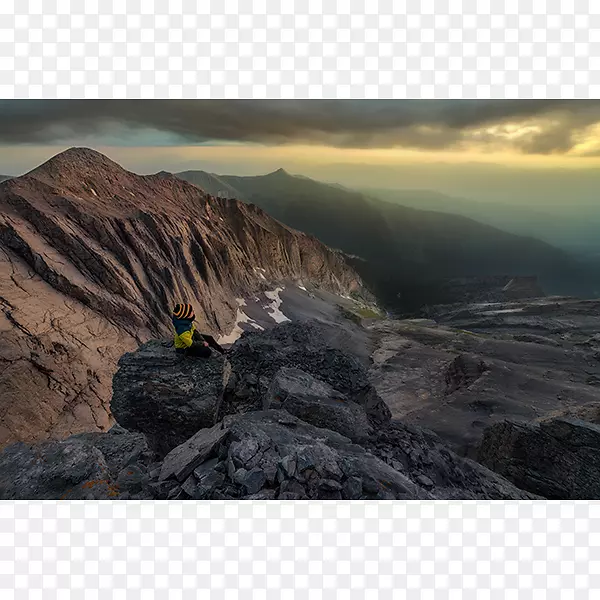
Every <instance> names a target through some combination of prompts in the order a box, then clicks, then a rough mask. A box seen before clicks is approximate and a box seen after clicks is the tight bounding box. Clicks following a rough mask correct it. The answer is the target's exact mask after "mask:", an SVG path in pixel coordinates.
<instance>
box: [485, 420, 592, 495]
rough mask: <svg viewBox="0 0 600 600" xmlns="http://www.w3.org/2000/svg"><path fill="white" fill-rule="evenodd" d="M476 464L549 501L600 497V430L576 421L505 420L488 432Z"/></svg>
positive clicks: (584, 422) (586, 423)
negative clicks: (520, 421)
mask: <svg viewBox="0 0 600 600" xmlns="http://www.w3.org/2000/svg"><path fill="white" fill-rule="evenodd" d="M478 460H479V461H480V462H481V463H482V464H484V465H486V466H487V467H489V468H490V469H493V470H494V471H496V472H498V473H500V474H501V475H503V476H504V477H506V478H507V479H509V480H510V481H512V482H513V483H514V484H515V485H517V486H519V487H520V488H522V489H526V490H530V491H531V492H533V493H535V494H539V495H541V496H545V497H546V498H551V499H572V500H591V499H599V498H600V426H598V425H595V424H593V423H588V422H586V421H580V420H578V419H572V418H556V419H549V420H547V421H542V422H540V423H518V422H513V421H504V422H501V423H497V424H495V425H493V426H492V427H490V428H488V429H487V430H486V431H485V434H484V437H483V440H482V441H481V446H480V448H479V456H478Z"/></svg>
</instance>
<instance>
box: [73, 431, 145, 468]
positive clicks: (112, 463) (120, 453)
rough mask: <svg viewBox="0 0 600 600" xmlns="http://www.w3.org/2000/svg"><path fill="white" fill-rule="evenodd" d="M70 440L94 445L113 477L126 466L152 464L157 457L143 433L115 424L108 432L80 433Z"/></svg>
mask: <svg viewBox="0 0 600 600" xmlns="http://www.w3.org/2000/svg"><path fill="white" fill-rule="evenodd" d="M69 439H70V440H74V441H75V440H78V441H81V442H83V443H85V444H89V445H91V446H94V447H95V448H97V449H98V450H100V452H102V455H103V457H104V460H105V461H106V464H107V466H108V470H109V473H110V475H111V477H113V478H116V477H118V475H119V473H120V472H121V471H122V470H123V469H125V468H126V467H128V466H130V465H134V464H141V465H150V464H151V463H152V461H153V460H154V458H155V454H154V452H153V451H152V450H151V449H150V447H149V446H148V441H147V440H146V437H145V436H144V435H143V434H142V433H138V432H135V431H127V430H126V429H123V428H122V427H120V426H119V425H114V426H113V427H112V428H111V429H109V431H108V432H107V433H99V432H93V433H80V434H77V435H72V436H71V437H70V438H69Z"/></svg>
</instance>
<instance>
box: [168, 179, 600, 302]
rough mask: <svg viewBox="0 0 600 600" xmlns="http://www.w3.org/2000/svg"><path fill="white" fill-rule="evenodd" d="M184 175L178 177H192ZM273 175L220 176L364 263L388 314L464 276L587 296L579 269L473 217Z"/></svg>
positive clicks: (434, 297) (436, 296)
mask: <svg viewBox="0 0 600 600" xmlns="http://www.w3.org/2000/svg"><path fill="white" fill-rule="evenodd" d="M190 173H191V172H189V171H188V172H185V173H179V174H177V175H178V176H180V177H184V178H187V179H188V180H193V179H194V178H195V176H194V175H193V174H190ZM277 173H279V171H275V172H274V173H270V174H267V175H259V176H253V177H243V176H227V175H221V176H219V178H220V180H222V181H225V182H226V183H228V184H229V185H231V186H232V187H233V188H234V190H237V191H238V195H239V196H240V197H241V198H242V199H243V200H244V201H245V202H248V203H253V204H256V205H258V206H260V207H261V208H263V209H264V210H266V211H267V212H268V213H269V214H271V215H272V216H273V217H274V218H276V219H278V220H280V221H282V222H284V223H286V224H288V225H289V226H291V227H294V228H297V229H300V230H302V231H306V232H307V233H311V234H313V235H315V236H316V237H317V238H318V239H320V240H321V241H322V242H324V243H326V244H327V245H329V246H330V247H334V248H339V249H340V250H342V251H343V252H345V253H347V254H348V255H355V256H360V257H361V258H362V259H364V260H363V261H362V262H358V263H354V266H355V268H357V270H359V272H360V273H361V275H362V277H363V278H364V280H365V281H366V282H367V283H368V284H369V285H370V287H371V289H372V290H373V291H374V292H375V293H376V294H377V295H378V296H379V297H380V298H382V299H384V301H385V302H386V305H387V306H388V307H389V308H390V309H391V310H399V311H401V312H402V311H408V312H411V311H413V312H414V311H415V310H420V308H421V307H422V306H423V305H424V304H431V303H442V302H448V301H454V300H455V299H454V298H452V297H448V296H447V293H446V291H445V290H446V289H447V287H445V286H444V282H445V280H447V279H452V278H456V277H467V276H468V277H481V276H484V275H485V276H488V275H493V276H515V275H518V276H529V275H537V276H538V277H539V278H540V280H541V283H542V285H543V286H544V287H545V288H546V287H547V288H548V289H549V290H550V291H551V292H554V293H560V294H564V293H577V294H581V293H590V289H591V286H588V281H587V278H586V274H585V273H584V272H583V271H582V269H583V267H582V265H580V264H579V263H578V262H577V261H576V260H575V259H574V258H572V257H571V256H570V255H568V254H567V253H565V252H564V251H562V250H560V249H557V248H555V247H553V246H551V245H550V244H548V243H547V242H542V241H540V240H537V239H534V238H531V237H528V236H523V235H517V234H514V233H508V232H506V231H504V230H502V229H499V228H497V227H494V226H493V225H490V224H487V223H482V222H480V221H477V220H476V219H474V218H472V217H467V216H462V215H455V214H451V213H448V212H445V213H444V212H439V211H433V210H432V211H424V210H420V209H417V208H412V207H403V206H400V205H398V204H394V203H391V202H386V201H384V200H378V199H375V198H372V197H369V196H366V195H365V194H363V193H361V192H358V191H354V190H349V189H346V188H344V186H341V185H330V184H326V183H322V182H319V181H316V180H312V179H310V178H305V177H296V176H292V175H289V174H286V176H284V177H282V176H280V175H275V174H277ZM390 262H391V263H392V264H394V272H391V270H390V268H389V266H390ZM398 294H400V297H399V296H398Z"/></svg>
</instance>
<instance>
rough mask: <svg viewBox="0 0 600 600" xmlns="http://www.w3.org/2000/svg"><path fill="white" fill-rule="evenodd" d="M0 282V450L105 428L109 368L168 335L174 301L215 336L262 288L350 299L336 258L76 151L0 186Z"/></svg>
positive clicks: (174, 185) (186, 187)
mask: <svg viewBox="0 0 600 600" xmlns="http://www.w3.org/2000/svg"><path fill="white" fill-rule="evenodd" d="M0 272H1V277H0V308H1V311H2V312H1V313H0V390H1V391H2V393H1V394H0V447H1V446H4V445H6V444H7V443H10V442H13V441H17V440H26V441H29V440H36V439H44V438H48V437H64V436H67V435H69V434H72V433H77V432H80V431H89V430H94V429H97V430H105V429H106V428H108V427H109V425H110V423H111V417H110V414H109V410H108V401H109V399H110V387H111V378H112V375H113V373H114V370H115V368H116V361H117V360H118V358H119V357H120V356H121V355H122V354H123V353H124V352H126V351H130V350H133V349H134V348H135V347H136V346H137V345H138V344H139V343H141V342H144V341H146V340H147V339H149V338H151V337H163V336H166V335H169V334H170V317H169V315H170V310H171V308H172V305H173V304H174V303H175V302H178V301H183V302H191V303H193V304H194V306H195V307H196V317H197V321H198V322H199V323H200V326H201V327H202V328H203V329H204V330H206V331H207V332H210V333H213V334H218V333H227V332H228V331H229V330H231V328H232V327H233V325H234V322H235V315H236V311H237V303H236V298H237V297H243V296H245V295H249V294H254V293H256V292H257V291H258V290H260V289H265V287H266V286H267V285H269V284H270V283H273V282H278V281H283V280H297V281H306V282H310V283H312V284H313V285H316V286H319V287H321V288H322V289H325V290H327V291H330V292H334V293H339V294H348V293H349V292H350V291H356V290H360V289H361V282H360V279H359V277H358V276H357V275H356V274H355V272H354V271H353V270H352V269H351V268H350V267H349V266H348V265H347V264H346V263H345V261H344V258H343V256H342V255H340V254H339V253H336V252H334V251H332V250H330V249H328V248H327V247H326V246H324V245H323V244H321V243H320V242H318V241H317V240H316V239H315V238H313V237H310V236H307V235H304V234H302V233H300V232H297V231H294V230H292V229H290V228H288V227H286V226H284V225H282V224H281V223H279V222H277V221H275V220H274V219H272V218H270V217H269V216H268V215H267V214H266V213H264V212H263V211H262V210H260V209H259V208H257V207H255V206H253V205H248V204H243V203H241V202H237V201H232V200H224V199H219V198H213V197H211V196H209V195H207V194H205V193H204V192H203V191H202V190H200V189H199V188H198V187H196V186H194V185H192V184H189V183H187V182H185V181H182V180H180V179H178V178H176V177H174V176H172V175H170V174H168V173H159V174H156V175H151V176H139V175H136V174H133V173H130V172H128V171H125V170H124V169H122V168H121V167H120V166H119V165H117V164H116V163H114V162H112V161H111V160H109V159H108V158H107V157H105V156H103V155H102V154H99V153H97V152H95V151H93V150H88V149H81V148H74V149H71V150H67V151H66V152H63V153H62V154H59V155H58V156H56V157H54V158H53V159H51V160H50V161H48V162H47V163H45V164H44V165H41V166H40V167H38V168H37V169H35V170H34V171H32V172H30V173H28V174H27V175H25V176H23V177H17V178H14V179H11V180H8V181H5V182H3V183H2V184H0ZM269 289H272V288H269Z"/></svg>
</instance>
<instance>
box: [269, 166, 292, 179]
mask: <svg viewBox="0 0 600 600" xmlns="http://www.w3.org/2000/svg"><path fill="white" fill-rule="evenodd" d="M267 177H292V175H290V174H289V173H288V172H287V171H286V170H285V169H284V168H281V169H277V171H273V172H272V173H269V174H268V175H267Z"/></svg>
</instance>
